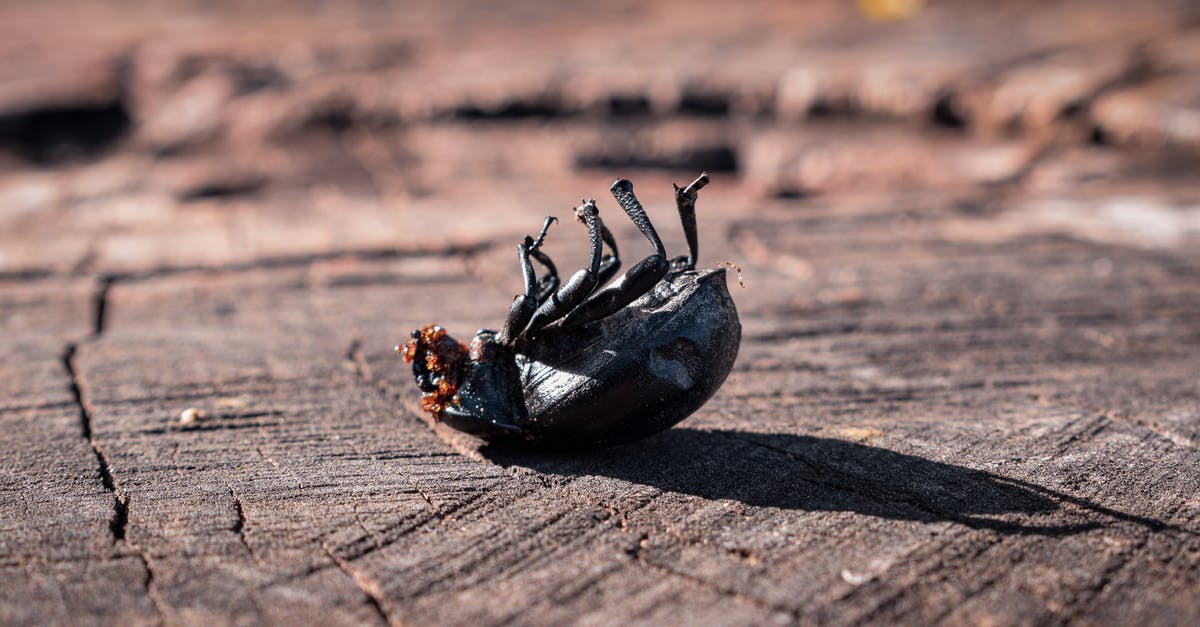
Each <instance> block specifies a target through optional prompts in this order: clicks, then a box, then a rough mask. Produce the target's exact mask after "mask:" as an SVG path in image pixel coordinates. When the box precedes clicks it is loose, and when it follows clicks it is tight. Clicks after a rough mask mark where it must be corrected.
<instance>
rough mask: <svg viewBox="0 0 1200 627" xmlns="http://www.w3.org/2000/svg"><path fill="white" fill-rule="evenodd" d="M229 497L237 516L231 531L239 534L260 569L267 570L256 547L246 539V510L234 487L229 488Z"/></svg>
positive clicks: (240, 539) (239, 538)
mask: <svg viewBox="0 0 1200 627" xmlns="http://www.w3.org/2000/svg"><path fill="white" fill-rule="evenodd" d="M229 496H230V497H231V498H233V513H234V514H235V515H236V516H237V517H236V518H235V519H234V521H233V528H232V529H231V531H233V532H234V533H236V534H237V536H238V540H239V541H241V543H242V546H243V547H245V549H246V552H247V553H249V554H250V558H251V559H253V560H254V563H256V564H258V566H259V568H262V569H263V570H267V565H266V563H265V562H263V561H262V558H261V557H259V555H258V551H255V550H254V547H252V546H250V542H249V541H248V540H247V539H246V509H245V506H244V505H243V504H242V497H241V496H239V495H238V494H237V492H234V490H233V488H232V487H231V488H229Z"/></svg>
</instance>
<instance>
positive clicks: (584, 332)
mask: <svg viewBox="0 0 1200 627" xmlns="http://www.w3.org/2000/svg"><path fill="white" fill-rule="evenodd" d="M706 184H708V176H707V175H706V174H701V175H700V177H699V178H697V179H696V180H695V181H693V182H692V183H691V184H690V185H688V186H687V187H685V188H683V189H680V188H679V187H676V188H675V204H676V206H677V207H678V209H679V216H680V219H681V220H682V222H683V230H684V235H685V236H686V238H687V243H688V252H689V254H688V256H686V257H677V258H675V259H672V260H668V258H667V253H666V249H665V248H664V247H663V244H662V241H661V240H660V239H659V237H658V233H657V232H656V231H655V230H654V226H653V225H651V223H650V220H649V218H648V217H647V216H646V212H645V210H644V209H643V208H642V205H641V203H639V202H638V200H637V198H636V197H635V196H634V195H633V185H632V184H630V183H629V181H626V180H624V179H621V180H618V181H617V182H616V183H613V186H612V193H613V196H614V197H615V198H616V199H617V202H618V203H619V204H620V205H621V208H622V209H623V210H624V211H625V213H626V214H627V215H628V216H629V217H630V219H631V220H633V222H634V224H635V225H637V227H638V229H639V230H640V231H641V232H642V234H643V235H644V236H645V237H646V239H647V240H649V241H650V243H651V245H653V246H654V248H655V252H654V254H652V255H650V256H648V257H646V258H645V259H643V260H642V261H639V262H638V263H636V264H634V265H633V267H631V268H630V269H629V270H628V271H627V272H626V273H625V274H624V275H622V276H620V277H619V278H617V279H616V280H615V281H613V282H612V284H611V285H607V286H605V284H606V283H608V281H609V279H612V277H613V276H614V275H615V274H616V273H617V271H618V270H619V269H620V266H621V260H620V258H619V256H618V253H617V245H616V240H615V239H614V238H613V236H612V233H610V232H609V230H608V228H607V227H605V225H604V222H603V221H602V220H601V219H600V215H599V212H598V211H597V210H596V203H595V201H594V200H590V199H589V200H585V201H584V202H583V204H582V205H580V206H579V207H577V208H576V209H575V215H576V217H577V218H578V219H579V221H580V222H583V223H584V224H585V225H586V226H587V230H588V239H589V242H590V244H591V257H590V263H589V266H588V267H586V268H583V269H581V270H579V271H578V272H576V273H575V274H574V275H573V276H572V277H571V278H570V279H568V280H567V281H566V282H565V283H562V282H561V281H560V279H559V277H558V271H557V269H556V268H555V266H554V262H553V261H552V260H551V259H550V257H549V255H547V254H546V253H545V252H543V251H542V250H541V245H542V242H543V241H544V240H545V238H546V233H547V231H548V230H549V228H550V225H551V224H552V223H553V222H554V221H555V218H552V217H551V218H546V221H545V223H544V225H543V226H542V231H541V233H540V234H539V235H538V237H537V238H533V237H530V236H526V238H525V241H524V242H522V243H521V244H519V245H518V246H517V256H518V258H519V259H520V262H521V269H522V272H523V274H524V278H525V292H524V293H523V294H520V295H518V296H517V297H516V298H515V299H514V300H513V304H512V308H511V309H510V311H509V314H508V318H507V319H506V320H505V322H504V325H503V327H501V329H500V331H489V330H482V331H479V332H478V333H477V334H476V335H475V338H474V339H473V340H472V341H471V345H470V347H466V346H463V345H462V344H460V343H459V342H457V341H455V340H454V339H452V338H450V337H449V336H448V335H446V332H445V331H444V330H443V329H442V328H441V327H438V326H435V325H429V326H426V327H424V328H422V329H419V330H417V331H413V332H412V336H411V339H410V340H409V341H408V342H407V343H406V344H404V345H403V346H400V347H397V351H399V352H400V353H401V355H403V357H404V359H405V361H407V362H409V363H411V364H412V367H413V375H414V377H415V378H416V381H417V386H418V387H419V388H420V389H421V390H422V392H424V394H423V399H422V407H423V408H424V409H425V410H426V411H429V412H430V413H431V414H432V415H433V416H434V419H435V420H443V421H445V422H446V423H447V424H448V425H450V426H452V427H454V428H456V429H459V430H461V431H465V432H468V433H472V434H475V435H478V436H481V437H484V438H488V439H511V438H518V439H524V440H527V441H530V442H535V443H544V444H549V445H554V446H610V445H616V444H623V443H626V442H631V441H633V440H637V439H640V438H644V437H646V436H649V435H652V434H654V433H657V432H659V431H663V430H665V429H669V428H670V427H672V426H673V425H675V424H676V423H678V422H679V421H681V420H683V419H684V418H686V417H687V416H688V415H690V414H691V413H692V412H694V411H695V410H696V409H698V408H699V407H700V406H701V405H703V404H704V402H705V401H707V400H708V399H709V397H711V396H712V395H713V393H715V392H716V391H717V388H719V387H720V386H721V384H722V383H723V382H724V381H725V377H726V376H728V374H729V371H730V369H732V368H733V362H734V359H735V358H736V357H737V349H738V344H739V342H740V340H741V324H740V323H739V322H738V317H737V309H736V308H735V307H734V304H733V299H732V298H730V296H729V292H728V290H727V289H726V285H725V271H724V270H722V269H714V270H707V271H697V270H696V269H695V266H696V249H697V238H696V209H695V204H696V197H697V192H698V191H699V190H700V188H702V187H704V186H705V185H706ZM605 247H607V249H608V252H607V253H605V252H604V248H605ZM534 261H536V262H538V264H539V265H541V266H542V267H543V269H544V274H543V275H542V276H541V277H540V278H539V277H538V276H537V274H536V273H535V271H534V267H533V262H534Z"/></svg>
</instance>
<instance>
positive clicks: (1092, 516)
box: [481, 429, 1167, 536]
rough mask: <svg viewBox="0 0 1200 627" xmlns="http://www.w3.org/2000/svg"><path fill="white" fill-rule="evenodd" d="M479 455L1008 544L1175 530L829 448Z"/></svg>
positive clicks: (934, 467)
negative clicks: (1128, 528) (953, 529)
mask: <svg viewBox="0 0 1200 627" xmlns="http://www.w3.org/2000/svg"><path fill="white" fill-rule="evenodd" d="M481 453H482V454H483V455H484V456H486V457H488V458H489V459H491V460H492V461H493V462H495V463H498V464H501V465H503V466H515V467H525V468H529V469H531V470H535V471H537V472H541V473H545V474H549V475H559V476H563V477H580V476H603V477H612V478H615V479H620V480H623V481H628V482H631V483H636V484H641V485H645V486H651V487H654V488H657V489H660V490H664V491H667V492H678V493H683V494H691V495H695V496H699V497H702V498H706V499H729V500H733V501H739V502H741V503H744V504H746V505H751V506H755V507H777V508H781V509H796V510H809V511H814V510H819V511H848V512H857V513H860V514H865V515H867V516H875V517H879V518H886V519H892V520H915V521H923V522H937V521H952V522H957V523H960V524H963V525H967V526H969V527H972V528H976V529H990V530H993V531H996V532H998V533H1002V534H1006V535H1007V534H1021V535H1048V536H1064V535H1071V534H1075V533H1081V532H1085V531H1089V530H1092V529H1097V528H1101V527H1105V526H1108V525H1110V524H1115V523H1117V522H1125V523H1133V524H1136V525H1140V526H1144V527H1148V528H1151V529H1156V530H1157V529H1163V528H1165V527H1167V525H1164V524H1163V523H1161V522H1159V521H1156V520H1152V519H1147V518H1142V517H1139V516H1135V515H1132V514H1127V513H1124V512H1119V511H1116V510H1112V509H1109V508H1106V507H1104V506H1101V505H1099V504H1096V503H1092V502H1090V501H1087V500H1085V499H1081V498H1078V497H1073V496H1070V495H1066V494H1062V493H1059V492H1056V491H1054V490H1050V489H1048V488H1044V487H1041V486H1038V485H1036V484H1032V483H1029V482H1026V481H1021V480H1018V479H1011V478H1008V477H1003V476H999V475H995V474H992V473H988V472H984V471H981V470H975V469H972V468H966V467H963V466H955V465H953V464H945V463H941V462H935V461H931V460H928V459H924V458H921V457H917V456H914V455H907V454H904V453H897V452H895V451H890V450H888V449H884V448H879V447H875V446H868V445H866V444H860V443H855V442H849V441H846V440H838V439H831V438H820V437H812V436H800V435H789V434H782V433H753V432H745V431H732V430H714V431H704V430H698V429H673V430H670V431H667V432H665V433H662V434H659V435H658V436H655V437H653V438H650V439H647V440H643V441H641V442H637V443H635V444H631V445H629V446H625V447H622V448H617V449H608V450H602V451H589V452H555V453H549V454H547V453H532V452H523V451H519V450H515V449H511V448H501V447H499V446H495V445H491V446H487V447H485V448H484V449H482V450H481ZM573 487H576V488H578V487H579V486H578V484H575V485H574V486H573ZM608 491H609V492H611V490H608Z"/></svg>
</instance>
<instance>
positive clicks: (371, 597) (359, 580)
mask: <svg viewBox="0 0 1200 627" xmlns="http://www.w3.org/2000/svg"><path fill="white" fill-rule="evenodd" d="M321 550H323V551H325V555H327V556H328V557H329V559H330V560H331V561H332V562H333V563H334V564H335V565H336V566H337V567H338V570H341V571H342V572H343V573H345V575H346V576H347V577H349V578H350V580H351V581H353V582H354V585H355V587H357V588H358V589H359V590H361V591H362V593H363V595H364V596H365V597H366V598H367V605H370V606H371V609H372V610H374V612H375V615H376V616H378V617H379V618H380V619H381V620H383V622H384V624H387V625H402V624H403V623H401V622H400V621H399V620H395V621H393V620H392V619H391V618H390V617H389V616H388V613H387V612H386V611H384V609H383V601H382V594H381V593H380V590H379V586H378V585H377V584H375V583H374V582H372V581H370V580H368V579H367V578H366V577H365V576H363V575H362V573H361V572H359V571H355V570H353V569H351V568H350V563H349V562H348V561H345V560H342V559H341V558H339V557H338V556H337V555H335V554H334V552H333V550H332V549H330V548H329V543H328V542H326V541H325V540H323V539H322V540H321Z"/></svg>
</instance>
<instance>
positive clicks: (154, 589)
mask: <svg viewBox="0 0 1200 627" xmlns="http://www.w3.org/2000/svg"><path fill="white" fill-rule="evenodd" d="M126 545H127V546H129V547H130V548H132V549H134V552H133V555H134V557H136V558H137V559H138V560H139V561H140V562H141V563H142V568H144V569H145V570H146V576H145V577H144V578H143V579H142V588H143V589H145V590H146V596H147V597H149V598H150V602H151V603H152V604H153V605H154V611H155V612H156V613H157V614H158V624H159V625H166V624H167V614H166V610H165V607H164V604H163V600H162V599H161V598H160V597H159V594H158V585H157V584H156V583H155V580H154V569H153V568H151V567H150V558H149V557H147V556H146V553H145V552H144V551H142V550H141V549H139V548H137V547H134V546H133V545H130V544H129V543H126Z"/></svg>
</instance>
